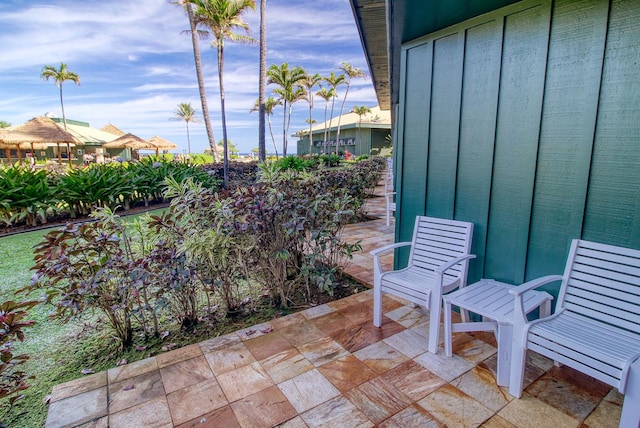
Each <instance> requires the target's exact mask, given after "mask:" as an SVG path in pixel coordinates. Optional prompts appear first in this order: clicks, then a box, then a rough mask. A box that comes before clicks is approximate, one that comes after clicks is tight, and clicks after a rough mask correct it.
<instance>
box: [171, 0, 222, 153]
mask: <svg viewBox="0 0 640 428" xmlns="http://www.w3.org/2000/svg"><path fill="white" fill-rule="evenodd" d="M171 3H172V4H175V5H178V6H180V7H182V8H184V11H185V13H186V14H187V17H188V18H189V33H191V44H192V46H193V59H194V61H195V64H196V78H197V79H198V91H199V92H200V105H201V106H202V116H203V117H204V127H205V129H206V130H207V138H208V139H209V147H210V148H211V152H212V153H213V159H214V160H215V161H216V162H219V161H220V159H219V158H218V152H217V150H216V140H215V138H214V136H213V127H212V126H211V118H210V116H209V105H208V103H207V94H206V91H205V86H204V75H203V73H202V61H201V59H200V47H199V43H198V36H199V35H202V36H206V33H204V34H200V33H199V32H198V30H197V29H196V22H195V18H194V16H193V5H192V4H191V2H190V1H189V0H174V1H172V2H171Z"/></svg>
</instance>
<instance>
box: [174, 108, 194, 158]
mask: <svg viewBox="0 0 640 428" xmlns="http://www.w3.org/2000/svg"><path fill="white" fill-rule="evenodd" d="M196 113H197V109H195V108H193V107H191V103H180V104H178V107H176V109H175V110H174V111H173V114H174V117H172V118H170V119H169V120H184V121H185V123H186V124H187V152H188V153H189V158H191V136H190V135H189V122H193V123H196V122H199V120H198V117H197V116H196Z"/></svg>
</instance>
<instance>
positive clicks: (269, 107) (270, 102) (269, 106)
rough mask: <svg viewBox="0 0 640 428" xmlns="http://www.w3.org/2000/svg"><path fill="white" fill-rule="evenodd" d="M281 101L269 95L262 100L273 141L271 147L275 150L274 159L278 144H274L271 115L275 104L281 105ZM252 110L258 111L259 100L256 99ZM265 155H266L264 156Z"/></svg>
mask: <svg viewBox="0 0 640 428" xmlns="http://www.w3.org/2000/svg"><path fill="white" fill-rule="evenodd" d="M281 105H282V101H281V100H280V99H276V98H273V97H269V98H267V99H266V100H265V102H264V112H265V115H266V116H267V121H268V123H269V133H270V134H271V141H273V149H274V150H275V151H276V159H278V145H277V144H276V139H275V137H274V136H273V127H272V126H271V116H272V115H273V109H274V108H276V106H281ZM251 111H252V112H254V111H260V100H259V99H258V100H256V103H255V105H254V106H253V108H252V109H251ZM265 157H266V156H265Z"/></svg>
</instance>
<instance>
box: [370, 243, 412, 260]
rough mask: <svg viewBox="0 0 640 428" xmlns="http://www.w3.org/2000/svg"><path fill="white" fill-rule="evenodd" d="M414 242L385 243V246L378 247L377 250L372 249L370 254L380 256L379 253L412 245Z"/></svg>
mask: <svg viewBox="0 0 640 428" xmlns="http://www.w3.org/2000/svg"><path fill="white" fill-rule="evenodd" d="M411 244H412V242H396V243H395V244H389V245H385V246H384V247H380V248H376V249H375V250H371V251H370V252H369V254H371V255H372V256H374V257H378V254H380V253H384V252H385V251H389V250H392V249H394V248H400V247H407V246H410V245H411Z"/></svg>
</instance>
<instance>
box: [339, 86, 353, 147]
mask: <svg viewBox="0 0 640 428" xmlns="http://www.w3.org/2000/svg"><path fill="white" fill-rule="evenodd" d="M349 86H351V82H349V83H347V90H346V91H344V98H343V99H342V106H340V116H338V129H337V132H336V155H337V154H338V144H339V143H340V119H342V112H343V110H344V103H345V102H346V101H347V95H348V94H349Z"/></svg>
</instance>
